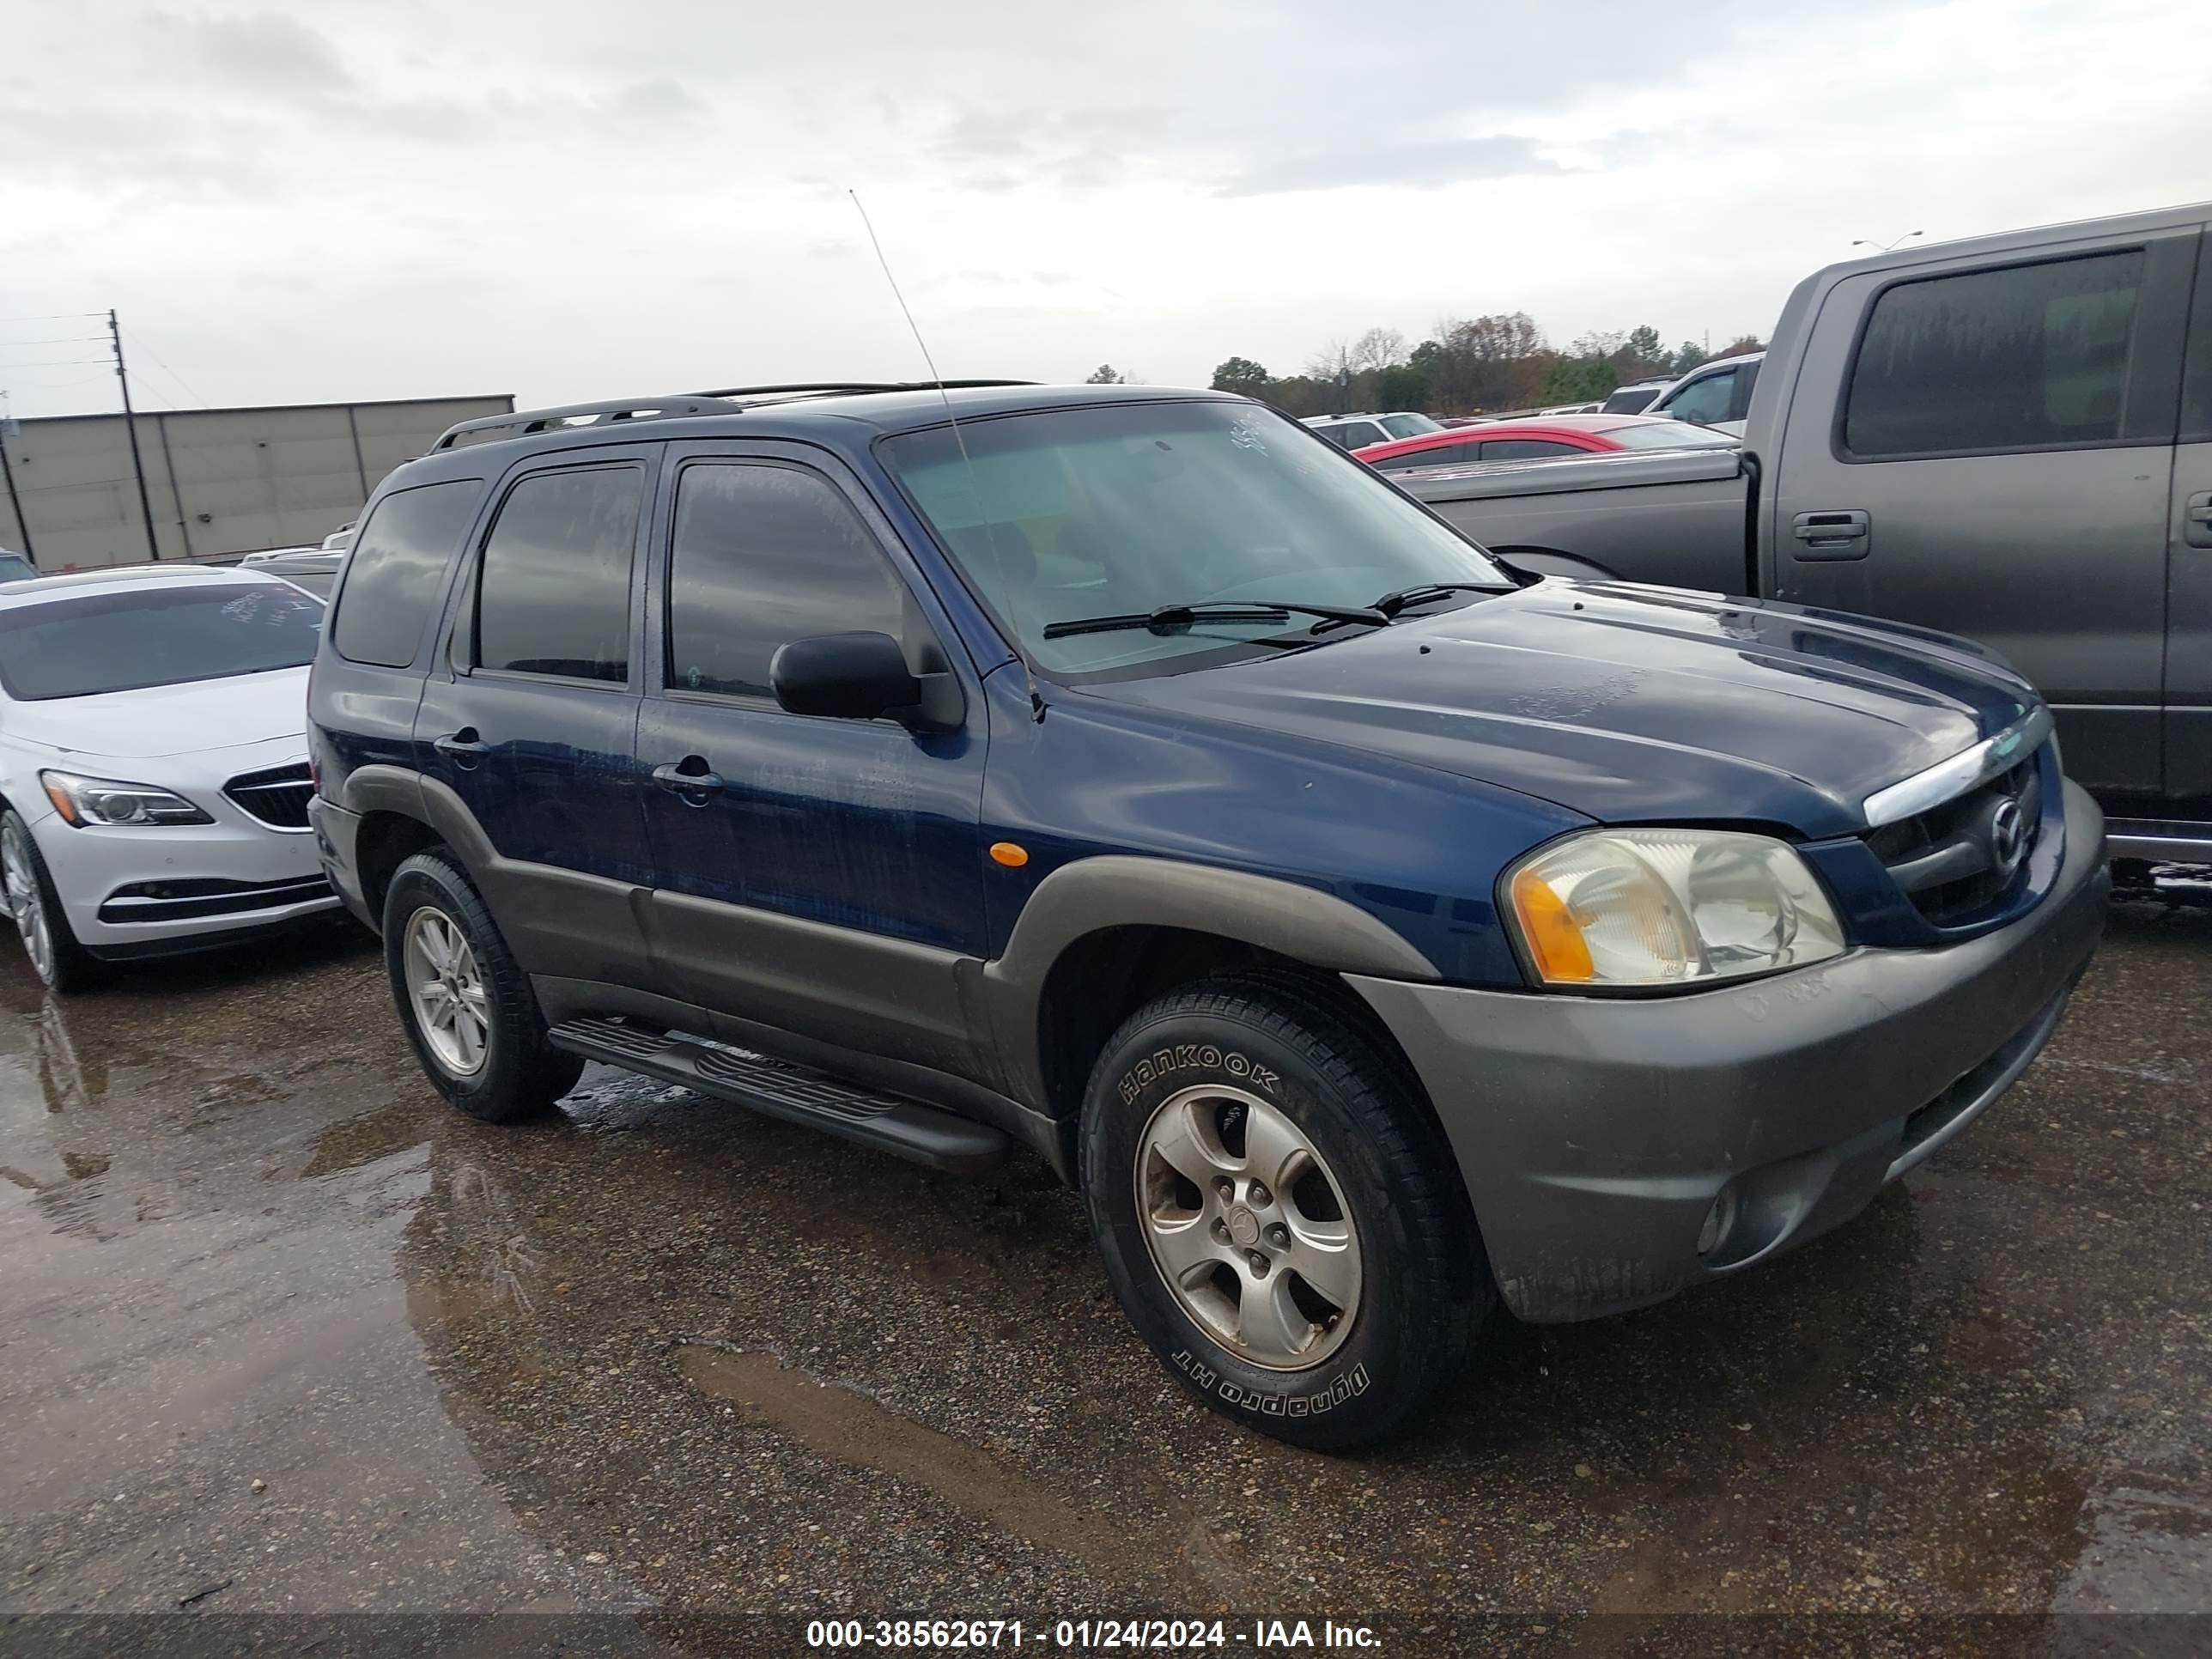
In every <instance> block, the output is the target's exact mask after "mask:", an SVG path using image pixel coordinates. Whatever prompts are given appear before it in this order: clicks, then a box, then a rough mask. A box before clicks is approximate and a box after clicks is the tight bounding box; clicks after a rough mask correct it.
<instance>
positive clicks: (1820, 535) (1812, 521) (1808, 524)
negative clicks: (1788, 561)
mask: <svg viewBox="0 0 2212 1659" xmlns="http://www.w3.org/2000/svg"><path fill="white" fill-rule="evenodd" d="M1869 532H1870V525H1869V520H1868V518H1867V515H1866V513H1864V512H1863V510H1861V509H1860V508H1857V507H1850V508H1847V509H1844V510H1840V511H1837V512H1832V513H1798V514H1797V515H1796V517H1795V518H1793V519H1791V520H1790V534H1791V535H1793V536H1795V537H1796V538H1797V539H1798V541H1799V542H1800V543H1801V544H1802V545H1801V546H1800V547H1799V548H1798V549H1797V550H1796V553H1795V554H1794V555H1793V557H1796V558H1799V559H1863V558H1864V557H1866V556H1867V550H1868V547H1869V540H1870V537H1869Z"/></svg>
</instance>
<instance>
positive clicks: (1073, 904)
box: [982, 854, 1443, 1111]
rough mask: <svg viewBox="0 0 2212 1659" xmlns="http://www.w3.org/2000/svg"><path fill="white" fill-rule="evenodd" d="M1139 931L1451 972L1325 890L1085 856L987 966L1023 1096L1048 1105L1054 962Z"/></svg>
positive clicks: (1416, 976)
mask: <svg viewBox="0 0 2212 1659" xmlns="http://www.w3.org/2000/svg"><path fill="white" fill-rule="evenodd" d="M1109 927H1179V928H1183V929H1187V930H1188V931H1189V932H1192V933H1211V934H1213V935H1215V936H1216V937H1218V938H1221V939H1236V940H1237V941H1239V942H1241V943H1243V944H1246V945H1257V946H1259V947H1260V948H1261V949H1262V950H1267V951H1274V952H1275V953H1276V954H1278V955H1279V956H1285V957H1291V958H1293V959H1294V960H1297V961H1298V962H1302V963H1306V964H1307V965H1308V966H1309V967H1313V968H1320V969H1327V970H1329V971H1331V972H1335V973H1347V974H1368V975H1374V976H1376V977H1377V978H1381V979H1400V980H1424V981H1434V980H1437V979H1441V978H1442V977H1443V975H1441V974H1439V973H1438V972H1437V967H1436V964H1435V963H1432V962H1431V961H1430V960H1429V959H1428V957H1425V956H1424V955H1423V954H1422V953H1421V952H1420V951H1418V950H1416V949H1415V948H1414V947H1413V945H1410V944H1408V943H1407V941H1406V939H1404V938H1403V937H1401V935H1400V934H1399V933H1396V932H1395V931H1394V930H1393V929H1392V928H1390V927H1389V926H1388V925H1386V924H1385V923H1383V922H1382V921H1377V920H1376V918H1375V917H1373V916H1371V915H1369V914H1368V913H1367V912H1366V911H1364V910H1362V909H1360V908H1358V906H1356V905H1353V904H1350V903H1347V902H1346V901H1344V900H1343V899H1340V898H1339V897H1337V896H1335V895H1334V894H1333V893H1325V892H1322V890H1319V889H1318V888H1314V887H1306V886H1302V885H1301V884H1298V883H1297V882H1293V881H1284V880H1281V879H1279V878H1275V877H1272V876H1255V875H1250V874H1248V873H1246V872H1243V871H1241V870H1222V869H1217V868H1214V867H1212V866H1208V865H1203V864H1182V863H1178V862H1176V861H1175V860H1170V859H1152V858H1130V857H1125V856H1121V855H1115V854H1107V855H1102V856H1100V857H1097V858H1088V859H1079V860H1076V861H1075V862H1074V863H1072V864H1064V865H1062V866H1060V868H1059V869H1057V870H1055V871H1054V872H1052V873H1051V874H1050V875H1048V876H1047V877H1046V878H1044V879H1043V880H1042V881H1041V882H1039V883H1038V884H1037V885H1036V891H1035V892H1033V893H1031V894H1030V897H1029V902H1027V903H1026V904H1024V906H1023V907H1022V911H1021V915H1019V916H1018V918H1016V920H1015V922H1014V930H1013V933H1012V936H1011V937H1010V938H1009V939H1007V941H1006V950H1005V951H1003V952H1002V953H1001V954H1000V956H999V957H998V958H997V959H996V960H995V961H992V962H987V963H984V964H983V973H982V981H983V991H984V996H985V1000H986V1003H987V1007H988V1010H989V1017H990V1025H991V1032H992V1036H993V1037H994V1040H995V1041H996V1042H997V1045H998V1048H999V1054H1000V1060H1001V1063H1002V1065H1003V1066H1004V1067H1005V1071H1006V1083H1007V1085H1008V1087H1007V1092H1008V1093H1009V1094H1011V1095H1012V1096H1013V1097H1014V1098H1015V1099H1017V1100H1019V1101H1022V1102H1024V1103H1027V1104H1028V1105H1030V1106H1031V1107H1032V1108H1033V1109H1037V1110H1040V1111H1042V1110H1048V1109H1049V1102H1048V1099H1047V1097H1046V1090H1045V1082H1044V1064H1043V1054H1042V1052H1041V1050H1040V1047H1039V1038H1038V1030H1037V1023H1038V1012H1039V1005H1040V1004H1041V1003H1042V1000H1043V997H1044V985H1045V980H1046V977H1047V975H1049V974H1050V973H1051V971H1052V967H1053V964H1054V963H1055V962H1057V961H1059V960H1060V954H1061V953H1062V952H1063V951H1066V949H1067V947H1068V946H1069V945H1073V944H1074V943H1075V942H1076V941H1077V940H1079V939H1082V938H1084V937H1085V935H1087V934H1091V933H1099V932H1103V930H1105V929H1107V928H1109Z"/></svg>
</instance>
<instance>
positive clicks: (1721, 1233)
mask: <svg viewBox="0 0 2212 1659" xmlns="http://www.w3.org/2000/svg"><path fill="white" fill-rule="evenodd" d="M1735 1212H1736V1202H1735V1182H1729V1184H1728V1185H1727V1186H1725V1187H1723V1188H1721V1189H1720V1192H1719V1194H1717V1196H1716V1197H1715V1198H1714V1200H1713V1207H1712V1208H1711V1209H1710V1210H1707V1211H1706V1212H1705V1225H1704V1226H1702V1227H1700V1228H1699V1230H1698V1254H1699V1255H1701V1256H1709V1255H1712V1253H1713V1252H1714V1251H1716V1250H1717V1249H1720V1247H1721V1246H1722V1245H1723V1244H1725V1243H1727V1242H1728V1236H1729V1234H1730V1233H1732V1232H1734V1231H1735ZM1677 1237H1679V1235H1677Z"/></svg>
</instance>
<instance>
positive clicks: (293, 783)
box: [222, 761, 315, 829]
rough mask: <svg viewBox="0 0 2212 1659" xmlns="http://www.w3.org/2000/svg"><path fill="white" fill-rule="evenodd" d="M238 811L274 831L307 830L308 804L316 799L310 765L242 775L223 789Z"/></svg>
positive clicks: (297, 763)
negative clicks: (308, 769) (308, 768)
mask: <svg viewBox="0 0 2212 1659" xmlns="http://www.w3.org/2000/svg"><path fill="white" fill-rule="evenodd" d="M222 793H224V794H226V795H228V796H229V797H230V799H231V800H232V801H233V802H234V804H235V805H237V807H238V808H239V810H240V811H242V812H244V813H245V814H246V816H247V817H253V818H258V819H259V820H260V821H261V822H262V823H265V824H267V825H268V826H269V827H270V829H306V828H307V803H308V802H309V801H311V800H313V799H314V798H315V783H314V780H313V778H312V777H311V776H309V775H308V772H307V762H305V761H295V762H294V763H292V764H291V765H289V766H272V767H270V768H269V769H267V770H266V771H262V772H241V773H240V774H239V775H237V776H236V777H234V778H233V779H232V780H231V781H229V782H228V783H226V784H225V785H223V787H222Z"/></svg>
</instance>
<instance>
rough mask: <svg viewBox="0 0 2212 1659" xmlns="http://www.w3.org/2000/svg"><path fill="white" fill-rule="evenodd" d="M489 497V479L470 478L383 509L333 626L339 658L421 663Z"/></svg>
mask: <svg viewBox="0 0 2212 1659" xmlns="http://www.w3.org/2000/svg"><path fill="white" fill-rule="evenodd" d="M483 492H484V484H483V479H481V478H465V479H459V480H457V481H455V482H454V483H437V484H424V485H422V487H421V488H419V489H401V490H396V491H394V492H393V493H392V494H391V495H386V497H385V498H384V499H383V500H382V501H379V502H378V503H377V504H376V511H375V512H374V513H371V514H370V515H369V520H368V528H367V529H365V530H364V531H362V534H361V544H360V546H358V547H356V549H355V550H353V553H352V554H351V556H350V559H351V574H349V577H348V578H347V580H346V585H345V592H344V593H343V594H342V595H341V596H340V604H339V605H338V611H337V617H336V618H335V620H333V621H332V623H331V647H332V648H334V649H335V650H336V651H337V653H338V655H340V656H341V657H343V658H344V659H346V660H347V661H348V662H366V663H376V664H379V665H382V666H384V667H386V668H404V667H405V666H406V665H408V664H409V663H410V662H412V661H414V660H415V647H416V642H417V641H420V640H421V639H422V624H423V623H426V622H428V620H429V619H430V611H431V607H432V606H434V605H436V604H437V603H438V597H439V594H440V592H441V590H442V589H443V588H444V586H445V583H446V570H447V566H448V565H449V564H450V563H451V562H452V561H453V554H454V552H455V551H456V550H458V549H459V546H460V544H461V538H462V536H463V535H464V534H465V533H466V532H467V530H468V527H469V520H471V519H472V518H474V517H475V516H476V511H477V502H478V501H482V500H483ZM325 591H327V590H325Z"/></svg>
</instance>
